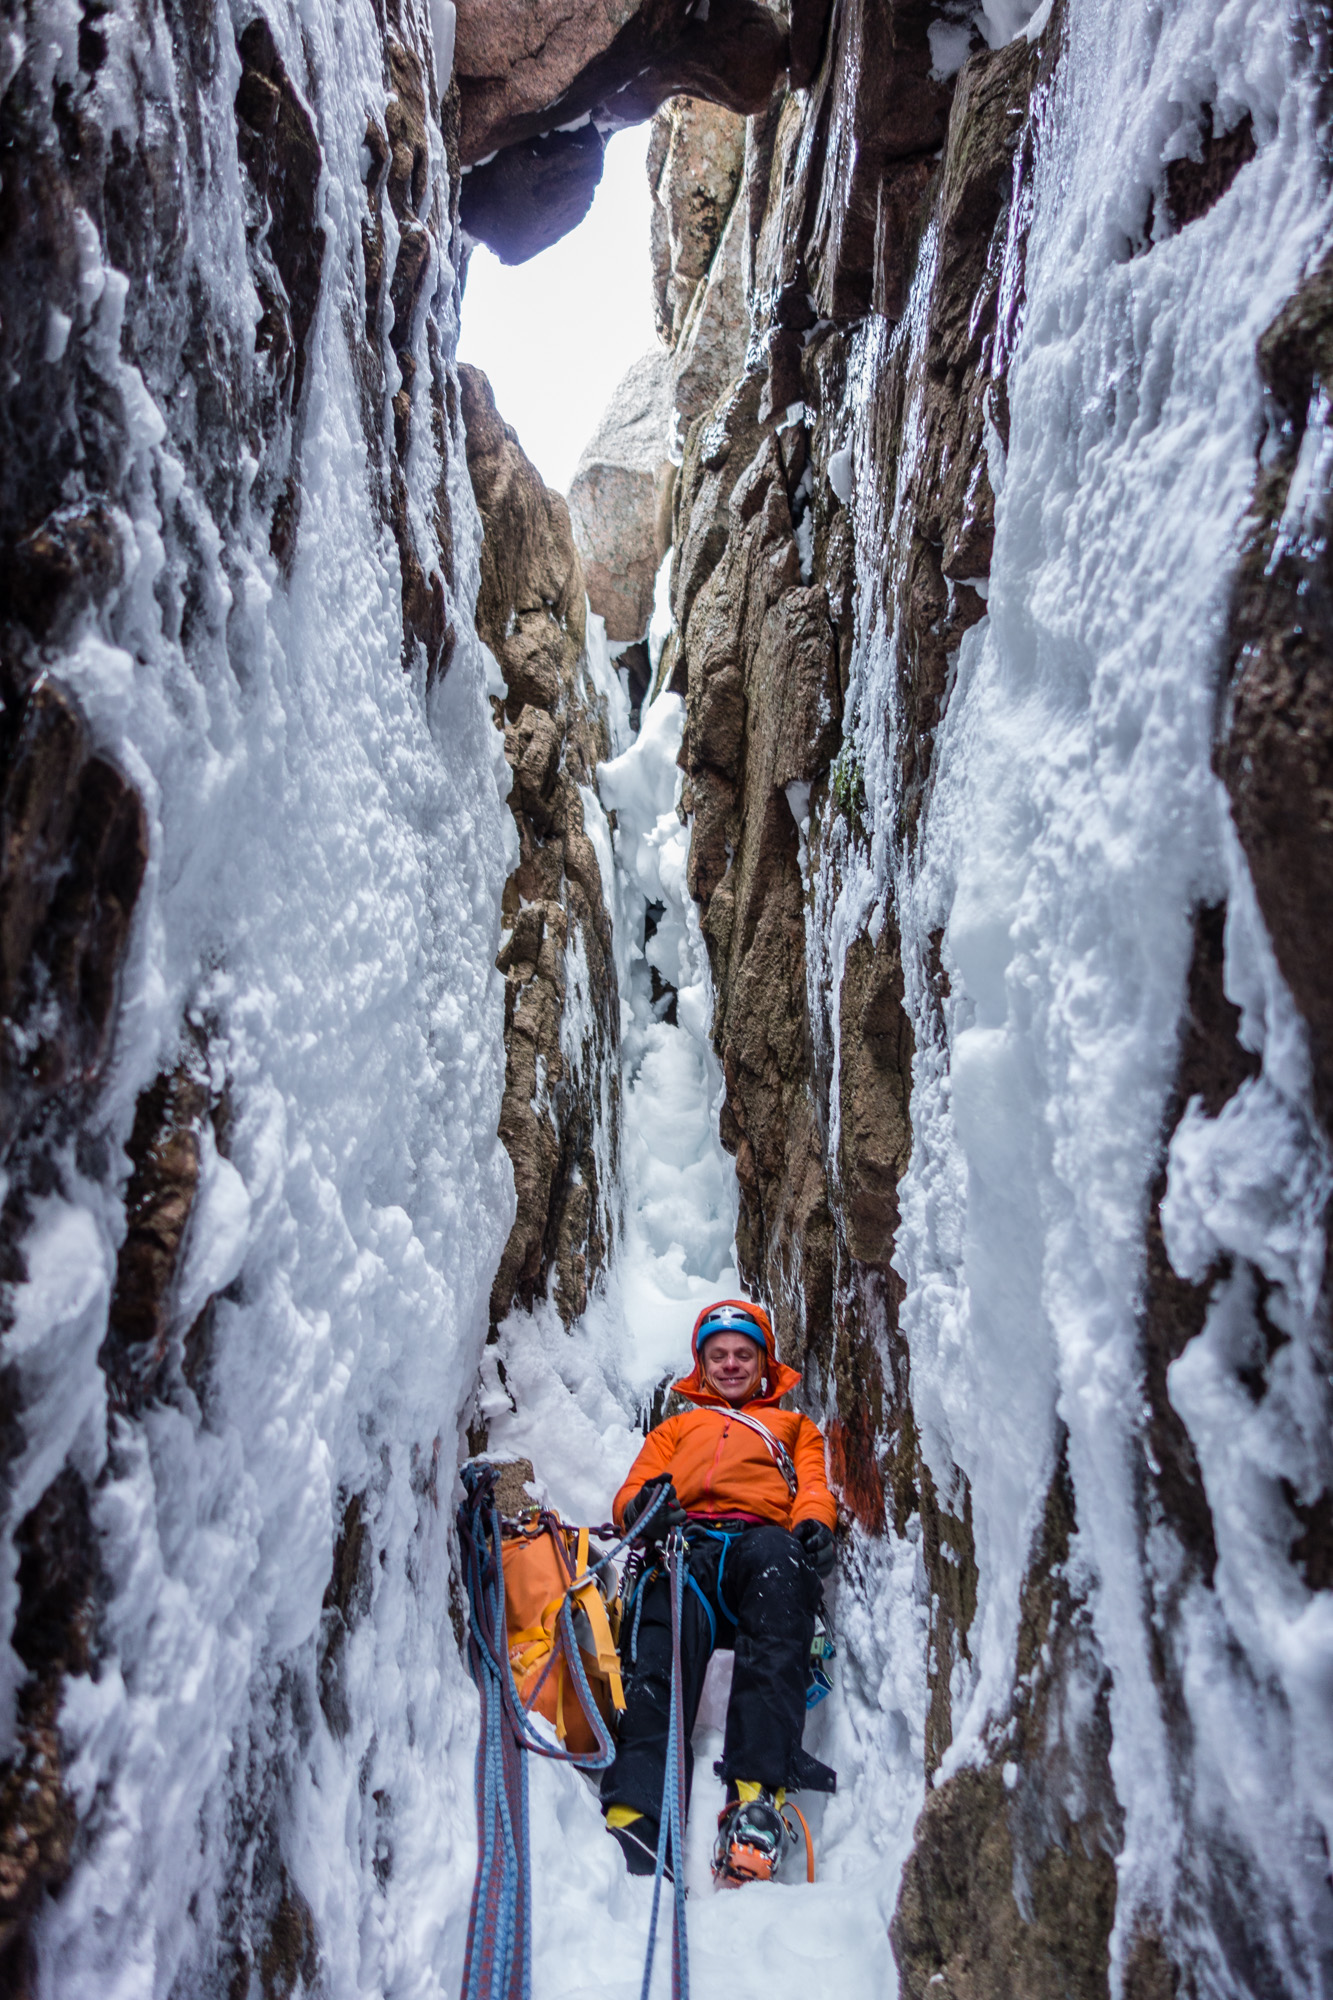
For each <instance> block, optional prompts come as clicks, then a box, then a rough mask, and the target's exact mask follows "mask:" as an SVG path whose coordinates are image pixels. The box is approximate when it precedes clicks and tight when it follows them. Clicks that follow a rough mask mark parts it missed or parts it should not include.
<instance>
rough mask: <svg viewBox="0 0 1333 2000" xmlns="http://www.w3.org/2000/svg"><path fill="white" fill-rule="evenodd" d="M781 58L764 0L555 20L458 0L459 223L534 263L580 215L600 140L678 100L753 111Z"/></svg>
mask: <svg viewBox="0 0 1333 2000" xmlns="http://www.w3.org/2000/svg"><path fill="white" fill-rule="evenodd" d="M786 61H787V37H786V33H785V30H784V28H783V26H782V24H781V22H780V21H779V20H778V18H777V16H776V15H775V14H774V13H773V12H772V11H771V10H770V9H769V8H768V7H766V6H764V5H763V4H762V0H710V5H709V6H708V7H706V8H701V7H698V6H696V5H695V4H694V0H640V4H639V5H638V6H637V7H630V6H628V5H627V4H626V0H600V4H599V5H596V6H594V7H591V8H588V9H586V10H575V11H570V10H568V9H565V10H564V11H563V12H562V11H561V10H560V9H559V8H558V7H557V5H556V4H554V0H542V4H539V5H538V6H536V7H529V6H527V5H521V4H519V0H506V4H504V5H501V6H499V7H496V8H492V7H491V6H490V5H489V0H466V4H465V5H464V6H463V7H462V8H460V12H459V21H458V35H457V41H456V46H455V73H456V76H457V79H458V86H459V99H460V121H461V122H460V140H459V146H460V153H461V157H462V160H463V163H464V165H465V166H466V167H468V168H470V169H471V171H470V172H469V173H468V175H467V177H466V179H465V182H464V188H463V197H462V207H463V217H464V226H465V227H466V228H467V229H468V231H469V233H470V234H471V235H473V236H474V237H477V238H479V239H480V240H481V241H482V242H485V243H489V244H491V246H492V248H494V249H495V250H496V251H497V253H498V254H500V255H502V256H505V257H506V258H507V261H509V262H511V263H516V262H521V261H522V259H523V258H524V257H529V256H533V255H534V254H535V253H536V251H537V250H540V249H543V248H545V247H546V245H547V244H548V243H553V242H554V241H555V240H556V239H557V238H558V237H559V236H561V235H563V234H564V233H565V231H566V230H568V229H571V228H573V227H574V225H575V223H577V222H578V221H579V220H581V218H582V216H583V214H584V213H585V212H586V209H587V205H588V202H589V201H591V198H592V195H591V190H592V188H593V187H595V186H596V181H597V177H598V174H599V173H600V151H601V143H602V140H601V136H600V135H602V134H605V133H607V132H611V131H614V130H616V129H617V128H618V127H619V126H623V125H636V124H639V123H641V122H642V120H644V119H646V118H651V117H652V115H653V113H654V112H655V111H656V110H657V108H658V106H659V105H660V104H663V103H664V102H665V101H666V100H667V99H668V98H670V97H675V96H678V95H681V94H685V95H688V96H689V97H692V98H702V99H706V100H707V101H708V102H709V103H711V104H717V105H721V106H724V107H725V108H726V110H728V111H730V112H732V113H735V114H738V115H739V116H740V117H745V116H748V115H749V114H750V113H751V112H755V111H761V110H762V109H763V108H764V106H765V105H766V104H767V103H768V100H769V97H770V96H771V94H772V91H773V87H774V85H775V84H776V83H777V81H778V78H779V77H780V75H781V74H782V71H783V69H784V68H785V66H786ZM584 134H586V135H587V136H586V137H583V136H581V135H584ZM534 141H541V142H543V143H542V144H541V145H540V146H537V147H534V145H533V142H534ZM594 153H595V154H596V161H597V170H596V172H594V170H593V167H594ZM584 195H586V199H584V200H583V205H582V207H580V206H579V201H580V199H582V197H583V196H584ZM516 212H518V213H519V214H520V215H521V223H519V222H516V221H515V220H514V215H515V213H516ZM543 218H544V219H543ZM705 268H706V265H705Z"/></svg>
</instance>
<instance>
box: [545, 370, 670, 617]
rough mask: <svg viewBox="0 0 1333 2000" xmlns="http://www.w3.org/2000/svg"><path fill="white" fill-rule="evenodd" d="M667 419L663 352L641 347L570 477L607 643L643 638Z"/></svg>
mask: <svg viewBox="0 0 1333 2000" xmlns="http://www.w3.org/2000/svg"><path fill="white" fill-rule="evenodd" d="M672 420H673V417H672V403H671V361H670V357H669V356H668V355H666V354H662V353H656V354H647V355H645V356H644V357H643V359H642V360H641V361H636V362H635V364H634V366H633V367H632V368H631V369H630V371H629V373H628V374H627V375H626V377H625V379H624V381H623V382H621V383H619V384H618V385H617V387H616V390H615V393H614V395H613V396H612V398H611V400H610V402H609V403H608V404H607V407H606V410H605V411H604V413H603V415H602V418H601V420H600V422H599V423H598V426H597V429H596V430H595V431H594V433H593V435H592V437H591V438H590V439H589V441H588V444H587V446H586V447H585V449H584V452H583V455H582V457H581V458H580V460H579V462H578V466H577V468H576V470H575V473H574V477H573V479H572V480H571V482H570V487H569V516H570V521H571V523H572V526H573V530H574V540H575V543H576V545H577V547H578V552H579V556H580V558H581V559H582V563H583V575H584V579H585V581H586V583H587V589H588V602H589V604H590V605H591V606H592V608H593V610H594V611H595V612H596V613H597V615H598V617H599V618H602V619H604V620H605V621H606V636H607V638H608V639H609V640H611V641H612V643H613V644H626V643H628V642H631V641H633V640H636V639H642V638H643V636H644V634H645V633H646V632H647V630H648V621H649V619H650V618H651V617H652V615H653V582H654V579H655V577H656V575H657V567H658V564H659V563H660V561H661V559H662V556H663V554H664V549H663V547H662V546H661V545H660V544H659V532H660V517H661V513H662V502H663V497H664V494H665V492H666V490H667V488H668V486H669V484H670V481H671V479H672V477H673V468H672V464H671V458H670V442H671V429H672Z"/></svg>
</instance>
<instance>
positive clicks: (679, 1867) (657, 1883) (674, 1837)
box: [639, 1528, 690, 2000]
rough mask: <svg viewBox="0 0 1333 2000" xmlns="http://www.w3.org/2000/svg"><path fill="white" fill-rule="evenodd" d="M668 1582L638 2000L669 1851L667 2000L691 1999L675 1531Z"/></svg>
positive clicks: (644, 1994)
mask: <svg viewBox="0 0 1333 2000" xmlns="http://www.w3.org/2000/svg"><path fill="white" fill-rule="evenodd" d="M665 1561H666V1572H667V1581H668V1583H669V1585H670V1588H671V1713H670V1720H669V1722H668V1725H667V1749H666V1772H665V1777H664V1780H663V1784H662V1812H661V1816H660V1818H659V1820H658V1823H657V1866H656V1868H655V1869H654V1871H653V1909H652V1915H651V1916H650V1918H649V1920H648V1953H647V1957H646V1958H645V1960H644V1967H643V1986H642V1988H641V1990H640V1995H639V2000H648V1996H649V1992H650V1990H651V1987H652V1982H653V1954H654V1952H655V1951H656V1948H657V1912H658V1907H659V1905H660V1903H661V1898H662V1877H663V1875H664V1874H665V1872H666V1858H667V1849H668V1847H669V1848H670V1850H671V1882H672V1890H673V1895H674V1902H673V1908H672V1924H671V2000H690V1954H689V1940H688V1937H687V1935H686V1929H685V1697H684V1694H683V1692H682V1683H681V1667H680V1621H681V1613H682V1611H683V1609H684V1605H685V1574H686V1570H685V1563H686V1545H685V1537H684V1534H683V1533H682V1532H681V1530H680V1529H679V1528H677V1529H675V1530H673V1532H672V1533H671V1534H670V1535H669V1536H668V1537H667V1542H666V1549H665Z"/></svg>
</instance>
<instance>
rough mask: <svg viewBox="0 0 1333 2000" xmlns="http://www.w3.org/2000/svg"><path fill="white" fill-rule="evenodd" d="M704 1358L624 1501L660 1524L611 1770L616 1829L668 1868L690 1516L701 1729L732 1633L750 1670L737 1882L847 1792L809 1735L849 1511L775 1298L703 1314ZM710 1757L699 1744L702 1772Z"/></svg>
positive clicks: (731, 1840) (639, 1859) (740, 1721)
mask: <svg viewBox="0 0 1333 2000" xmlns="http://www.w3.org/2000/svg"><path fill="white" fill-rule="evenodd" d="M692 1346H693V1352H694V1368H693V1370H692V1372H691V1373H690V1374H689V1375H688V1376H686V1377H685V1379H684V1380H683V1381H680V1382H677V1383H676V1385H675V1387H676V1390H677V1392H678V1393H679V1394H680V1395H682V1396H683V1397H685V1398H686V1400H687V1401H688V1402H690V1403H692V1404H693V1405H694V1408H693V1409H691V1410H687V1411H685V1412H683V1413H682V1414H681V1415H680V1416H675V1417H668V1418H667V1420H666V1422H665V1423H662V1424H659V1425H658V1426H657V1428H656V1429H655V1430H653V1431H651V1432H650V1433H649V1435H648V1437H647V1439H646V1441H645V1443H644V1446H643V1449H642V1451H641V1452H640V1453H639V1455H638V1457H637V1458H636V1459H635V1461H634V1464H633V1466H632V1468H631V1470H630V1475H629V1477H628V1479H627V1480H626V1481H625V1484H624V1485H623V1486H622V1487H621V1489H620V1491H619V1493H618V1494H617V1495H616V1500H615V1518H616V1521H617V1523H618V1525H619V1526H620V1527H621V1528H622V1530H624V1531H626V1532H628V1533H631V1534H632V1533H633V1531H634V1526H635V1523H636V1522H638V1521H642V1520H643V1519H644V1516H645V1515H646V1514H647V1513H648V1510H649V1508H650V1507H651V1505H652V1503H653V1501H654V1500H655V1499H657V1498H658V1496H659V1494H660V1493H661V1490H662V1488H663V1487H665V1488H666V1493H665V1497H664V1498H663V1499H662V1500H661V1504H660V1505H659V1506H658V1507H657V1508H656V1510H655V1511H654V1512H653V1514H652V1516H651V1518H650V1519H648V1520H647V1521H646V1523H645V1525H644V1528H643V1531H642V1536H641V1538H640V1539H641V1540H642V1543H643V1546H644V1548H645V1551H646V1558H645V1566H644V1568H643V1569H642V1571H641V1572H640V1575H639V1579H638V1581H637V1583H636V1584H635V1585H634V1587H633V1590H632V1594H631V1597H630V1600H629V1602H628V1603H627V1605H626V1615H625V1619H624V1623H623V1626H622V1650H623V1655H624V1660H623V1664H624V1673H625V1696H626V1703H627V1706H626V1712H625V1715H624V1717H623V1719H622V1722H621V1727H620V1739H619V1747H618V1750H617V1754H616V1761H615V1763H614V1764H613V1765H612V1766H611V1768H610V1770H609V1771H608V1772H607V1773H606V1776H605V1778H604V1779H603V1780H602V1806H603V1810H604V1812H605V1814H606V1823H607V1827H608V1828H609V1830H610V1831H611V1832H612V1833H613V1834H614V1835H615V1837H616V1839H617V1840H618V1841H619V1842H620V1845H621V1847H622V1848H623V1849H624V1853H625V1859H626V1863H627V1866H628V1868H629V1871H630V1873H631V1874H636V1875H637V1874H651V1873H652V1870H653V1866H654V1857H655V1855H656V1850H657V1833H658V1814H659V1813H660V1811H661V1802H662V1782H663V1774H664V1767H665V1763H666V1745H667V1730H668V1725H669V1721H670V1702H671V1605H670V1596H669V1589H668V1584H667V1578H666V1574H665V1570H664V1567H663V1565H662V1564H661V1562H660V1560H658V1556H659V1554H660V1550H661V1546H662V1543H663V1541H664V1540H665V1538H666V1536H667V1535H668V1534H669V1533H670V1532H671V1530H672V1529H673V1528H683V1529H684V1530H685V1533H686V1539H687V1543H688V1550H689V1555H688V1565H689V1566H688V1581H687V1588H686V1591H685V1602H684V1610H683V1614H682V1623H681V1676H682V1683H683V1685H682V1694H683V1699H684V1710H685V1727H686V1737H687V1742H688V1737H689V1735H690V1734H691V1733H692V1731H693V1728H694V1719H695V1715H696V1713H697V1711H698V1707H699V1697H700V1695H701V1693H702V1691H703V1683H704V1673H705V1670H706V1668H707V1665H708V1661H709V1657H710V1655H711V1654H712V1653H713V1651H714V1650H715V1648H716V1647H719V1646H723V1647H730V1648H732V1649H733V1650H734V1652H735V1656H736V1660H735V1671H734V1673H733V1677H732V1683H731V1700H730V1703H729V1705H728V1708H727V1728H726V1737H725V1741H724V1745H723V1752H722V1762H721V1764H720V1766H719V1771H720V1774H721V1776H722V1777H723V1779H724V1780H725V1781H726V1786H727V1804H726V1806H725V1808H724V1810H723V1812H722V1815H721V1818H720V1820H719V1822H718V1839H717V1846H716V1848H715V1850H714V1862H713V1870H714V1874H715V1876H716V1877H717V1879H718V1881H719V1882H722V1883H726V1884H737V1883H740V1882H745V1881H752V1880H755V1879H763V1878H764V1877H767V1876H769V1875H771V1874H772V1873H773V1870H774V1868H775V1867H776V1865H777V1862H778V1860H779V1858H780V1856H781V1853H782V1847H783V1843H784V1840H785V1839H786V1837H787V1835H786V1830H785V1828H784V1823H783V1820H782V1817H781V1807H782V1804H783V1801H784V1799H785V1797H786V1794H787V1792H789V1791H795V1790H797V1789H798V1788H799V1787H801V1786H806V1787H809V1788H810V1789H813V1790H816V1791H832V1790H833V1788H834V1785H835V1783H836V1780H835V1777H834V1774H833V1772H832V1771H831V1770H829V1768H828V1766H827V1765H825V1764H821V1763H819V1762H817V1760H816V1759H815V1758H813V1757H809V1756H807V1755H806V1753H805V1752H804V1751H803V1750H802V1748H801V1731H802V1728H803V1726H804V1722H805V1708H806V1684H807V1682H808V1680H809V1678H810V1645H811V1640H812V1639H813V1637H814V1630H815V1614H816V1611H817V1610H818V1607H819V1599H820V1578H821V1577H824V1576H827V1575H828V1573H829V1571H830V1570H831V1569H832V1567H833V1525H834V1521H835V1520H836V1510H835V1506H834V1501H833V1495H832V1494H831V1493H830V1492H829V1489H828V1483H827V1481H826V1479H825V1477H824V1439H823V1436H822V1434H821V1433H820V1431H819V1430H818V1428H817V1427H816V1425H814V1424H812V1423H811V1421H810V1419H809V1418H808V1417H804V1416H801V1415H800V1414H799V1413H798V1412H797V1411H795V1410H782V1409H779V1408H778V1404H779V1402H780V1401H781V1399H782V1397H783V1396H785V1395H786V1394H787V1393H788V1391H789V1390H791V1389H794V1388H795V1387H796V1384H797V1382H798V1381H799V1380H800V1377H799V1376H798V1375H797V1373H796V1370H795V1369H794V1368H788V1367H785V1366H784V1365H783V1363H782V1362H780V1361H779V1360H778V1358H777V1350H776V1347H775V1345H774V1340H773V1328H772V1325H771V1323H770V1321H769V1317H768V1314H767V1313H766V1312H765V1311H764V1309H763V1307H762V1306H757V1305H751V1304H750V1303H748V1301H746V1300H743V1299H724V1300H722V1301H721V1302H720V1303H719V1304H717V1305H713V1306H709V1307H708V1308H707V1309H706V1310H705V1311H704V1312H702V1313H700V1315H699V1317H698V1319H697V1320H696V1322H695V1327H694V1338H693V1342H692ZM691 1770H692V1758H691V1755H690V1751H689V1749H688V1747H687V1749H686V1781H687V1784H688V1782H689V1777H690V1774H691Z"/></svg>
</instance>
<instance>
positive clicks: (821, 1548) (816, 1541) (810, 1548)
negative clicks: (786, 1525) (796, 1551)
mask: <svg viewBox="0 0 1333 2000" xmlns="http://www.w3.org/2000/svg"><path fill="white" fill-rule="evenodd" d="M792 1533H793V1534H794V1535H795V1537H796V1539H797V1541H798V1542H799V1543H800V1545H801V1547H802V1548H803V1549H804V1551H805V1554H806V1559H807V1561H808V1562H809V1563H810V1565H811V1567H812V1568H813V1570H814V1572H815V1575H816V1576H828V1575H829V1573H830V1571H831V1570H832V1568H833V1564H834V1561H835V1560H836V1556H835V1551H834V1547H833V1530H832V1529H831V1528H826V1527H825V1526H824V1523H823V1522H822V1521H798V1522H797V1523H796V1526H795V1528H794V1529H793V1530H792Z"/></svg>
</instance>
